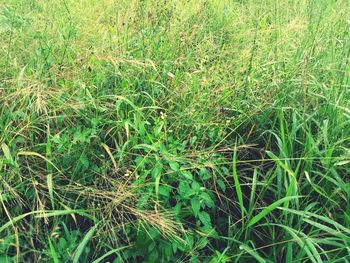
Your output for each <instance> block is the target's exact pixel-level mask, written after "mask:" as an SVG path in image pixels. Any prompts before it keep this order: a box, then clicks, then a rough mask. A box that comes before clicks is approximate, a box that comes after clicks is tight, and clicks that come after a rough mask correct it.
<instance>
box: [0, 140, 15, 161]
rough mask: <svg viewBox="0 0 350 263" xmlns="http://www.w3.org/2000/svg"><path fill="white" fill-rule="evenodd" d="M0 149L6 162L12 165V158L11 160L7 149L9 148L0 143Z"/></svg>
mask: <svg viewBox="0 0 350 263" xmlns="http://www.w3.org/2000/svg"><path fill="white" fill-rule="evenodd" d="M1 149H2V151H3V153H4V155H5V158H6V160H7V161H8V162H9V163H10V164H12V163H13V158H12V155H11V152H10V149H9V147H8V146H7V144H6V143H2V144H1Z"/></svg>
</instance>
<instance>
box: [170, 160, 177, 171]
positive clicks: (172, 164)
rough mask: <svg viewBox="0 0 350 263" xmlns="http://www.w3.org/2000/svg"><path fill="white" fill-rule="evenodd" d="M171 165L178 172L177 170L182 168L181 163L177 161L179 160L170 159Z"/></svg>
mask: <svg viewBox="0 0 350 263" xmlns="http://www.w3.org/2000/svg"><path fill="white" fill-rule="evenodd" d="M169 166H170V168H171V169H172V170H173V171H175V172H177V171H179V170H180V164H179V163H177V162H174V161H170V162H169Z"/></svg>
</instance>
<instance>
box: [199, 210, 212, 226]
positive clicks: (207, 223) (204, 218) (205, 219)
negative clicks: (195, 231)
mask: <svg viewBox="0 0 350 263" xmlns="http://www.w3.org/2000/svg"><path fill="white" fill-rule="evenodd" d="M199 220H200V221H201V222H202V223H203V225H205V226H211V220H210V216H209V214H208V213H207V212H205V211H202V212H200V213H199Z"/></svg>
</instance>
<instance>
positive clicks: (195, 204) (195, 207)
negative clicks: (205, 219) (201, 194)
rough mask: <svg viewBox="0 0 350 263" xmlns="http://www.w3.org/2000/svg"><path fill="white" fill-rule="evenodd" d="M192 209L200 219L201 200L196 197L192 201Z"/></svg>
mask: <svg viewBox="0 0 350 263" xmlns="http://www.w3.org/2000/svg"><path fill="white" fill-rule="evenodd" d="M191 207H192V211H193V214H194V216H195V217H198V214H199V210H200V208H201V203H200V201H199V198H197V197H194V198H192V199H191Z"/></svg>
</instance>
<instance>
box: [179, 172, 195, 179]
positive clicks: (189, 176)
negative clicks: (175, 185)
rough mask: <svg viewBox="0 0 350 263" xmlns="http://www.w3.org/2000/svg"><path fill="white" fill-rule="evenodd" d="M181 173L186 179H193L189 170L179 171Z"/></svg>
mask: <svg viewBox="0 0 350 263" xmlns="http://www.w3.org/2000/svg"><path fill="white" fill-rule="evenodd" d="M181 175H183V176H184V177H185V178H187V179H188V180H193V176H192V173H191V172H190V171H181Z"/></svg>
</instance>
